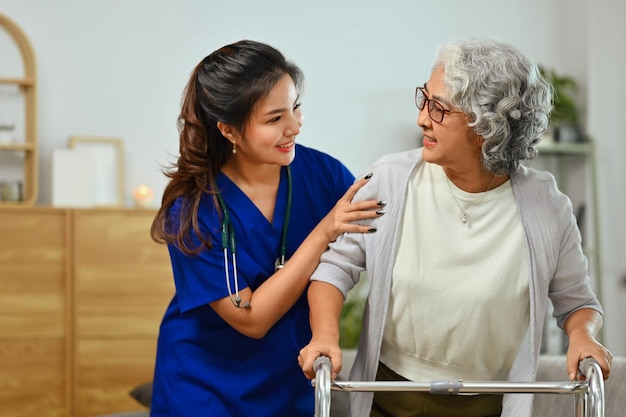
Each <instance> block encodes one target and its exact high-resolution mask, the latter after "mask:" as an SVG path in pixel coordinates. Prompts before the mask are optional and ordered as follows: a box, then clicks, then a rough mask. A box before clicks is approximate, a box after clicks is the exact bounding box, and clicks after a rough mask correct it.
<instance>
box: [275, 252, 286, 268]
mask: <svg viewBox="0 0 626 417" xmlns="http://www.w3.org/2000/svg"><path fill="white" fill-rule="evenodd" d="M284 266H285V257H284V256H279V257H278V258H276V262H274V271H278V270H279V269H283V267H284Z"/></svg>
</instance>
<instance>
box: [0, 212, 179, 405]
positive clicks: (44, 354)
mask: <svg viewBox="0 0 626 417" xmlns="http://www.w3.org/2000/svg"><path fill="white" fill-rule="evenodd" d="M153 217H154V212H152V211H149V210H127V209H99V210H70V209H52V208H40V207H32V208H26V209H24V208H21V209H18V208H17V207H16V208H6V209H5V210H0V236H1V238H0V370H1V371H0V374H1V375H2V377H1V378H0V415H2V416H4V415H7V416H9V415H10V416H14V417H29V416H38V417H53V416H54V417H56V416H59V417H66V416H67V417H70V416H71V417H92V416H97V415H101V414H105V413H114V412H122V411H128V410H141V409H142V406H141V405H139V404H138V403H137V402H136V401H134V400H133V399H132V398H131V397H130V396H129V391H130V390H132V389H133V388H134V387H135V386H137V385H139V384H141V383H143V382H146V381H149V380H151V379H152V373H153V368H154V358H155V352H156V339H157V334H158V327H159V324H160V320H161V317H162V315H163V313H164V312H165V308H166V306H167V303H168V302H169V300H170V298H171V296H172V294H173V293H174V285H173V280H172V277H171V267H170V263H169V257H168V254H167V248H166V247H165V246H164V245H159V244H157V243H154V242H153V241H152V240H151V238H150V224H151V222H152V218H153Z"/></svg>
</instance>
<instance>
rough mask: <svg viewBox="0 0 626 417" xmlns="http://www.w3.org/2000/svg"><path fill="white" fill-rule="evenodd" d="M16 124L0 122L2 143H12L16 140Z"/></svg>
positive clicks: (0, 140)
mask: <svg viewBox="0 0 626 417" xmlns="http://www.w3.org/2000/svg"><path fill="white" fill-rule="evenodd" d="M14 130H15V125H8V124H0V143H3V144H10V143H13V142H15V132H14Z"/></svg>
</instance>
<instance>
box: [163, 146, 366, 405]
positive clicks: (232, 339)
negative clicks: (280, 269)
mask: <svg viewBox="0 0 626 417" xmlns="http://www.w3.org/2000/svg"><path fill="white" fill-rule="evenodd" d="M291 172H292V181H293V188H292V193H293V194H292V209H291V219H290V221H289V228H288V234H287V251H286V254H287V259H289V258H290V257H291V255H292V254H293V253H294V252H295V250H296V249H297V248H298V246H299V245H300V244H301V243H302V241H303V240H304V239H305V238H306V236H307V235H308V234H309V233H310V232H311V230H313V228H314V227H315V225H316V224H317V223H318V222H319V221H320V220H321V219H322V218H323V217H324V216H325V215H326V214H327V213H328V212H329V211H330V210H331V209H332V208H333V207H334V205H335V203H336V202H337V200H338V199H339V198H341V196H343V194H344V193H345V191H346V190H347V189H348V187H349V186H350V185H351V184H352V183H353V182H354V177H353V176H352V174H351V173H350V172H349V171H348V169H347V168H346V167H345V166H344V165H342V164H341V163H340V162H339V161H337V160H336V159H334V158H332V157H330V156H329V155H326V154H324V153H322V152H319V151H316V150H314V149H311V148H307V147H304V146H302V145H297V146H296V158H295V159H294V161H293V162H292V164H291ZM217 186H218V187H219V189H220V191H221V192H222V197H223V199H224V202H225V203H226V206H227V208H228V211H229V214H230V217H231V222H232V224H233V228H234V234H235V238H236V250H237V266H238V271H239V273H238V278H239V287H240V289H242V288H246V287H251V288H252V289H253V290H254V289H256V288H258V287H259V286H260V285H261V284H262V283H263V282H264V281H265V280H266V279H267V278H268V277H269V276H271V275H272V274H273V273H274V263H275V261H276V258H278V256H279V254H280V244H281V236H282V228H283V223H284V218H285V209H286V206H287V194H288V190H287V188H288V187H287V174H286V168H283V170H282V173H281V179H280V185H279V189H278V195H277V200H276V208H275V210H274V221H273V222H272V223H270V222H268V221H267V219H266V218H265V217H264V216H263V214H262V213H261V212H260V211H259V210H258V209H257V207H256V206H255V205H254V204H253V203H252V201H250V199H249V198H248V197H247V196H246V195H245V194H244V193H243V192H242V191H241V190H240V189H239V188H238V187H237V186H236V185H235V184H234V183H233V182H231V181H230V180H229V179H228V178H227V177H226V176H225V175H223V174H220V175H219V176H218V178H217ZM180 208H181V201H177V202H176V203H175V204H174V205H173V206H172V208H171V209H170V212H169V214H170V220H172V221H174V222H177V219H178V213H179V211H180ZM198 217H199V222H200V227H201V231H202V233H205V234H209V235H211V237H212V241H213V249H212V250H205V251H203V252H201V253H200V254H198V255H196V256H188V255H185V254H184V253H182V252H181V251H179V250H178V249H177V248H176V247H175V246H174V245H169V252H170V258H171V262H172V269H173V273H174V281H175V284H176V294H175V296H174V298H173V299H172V301H171V303H170V305H169V306H168V308H167V311H166V313H165V316H164V318H163V322H162V324H161V329H160V334H159V341H158V348H157V358H156V368H155V377H154V385H153V395H152V407H151V416H153V417H156V416H176V417H185V416H189V417H197V416H246V417H249V416H255V417H256V416H268V417H269V416H272V417H275V416H290V417H297V416H307V417H310V416H312V415H313V413H314V395H313V389H312V387H311V383H310V381H308V380H307V379H306V378H305V377H304V374H303V373H302V370H301V369H300V367H299V365H298V361H297V357H298V353H299V351H300V349H302V347H304V346H305V345H306V344H307V343H308V342H309V340H310V338H311V331H310V327H309V309H308V304H307V300H306V293H304V294H303V295H302V296H301V297H300V298H299V300H298V301H297V302H296V304H295V305H294V306H293V307H292V308H291V309H290V310H289V311H288V312H287V314H285V316H283V317H282V318H281V319H280V320H279V321H278V322H277V323H276V324H275V325H274V327H273V328H272V329H271V330H270V331H269V332H268V333H267V334H266V335H265V337H263V338H261V339H253V338H249V337H247V336H244V335H242V334H241V333H239V332H237V331H236V330H235V329H233V328H232V327H230V326H229V325H228V324H227V323H226V322H225V321H224V320H223V319H222V318H221V317H220V316H219V315H218V314H217V313H215V311H214V310H213V309H212V308H211V307H210V306H209V305H208V304H209V303H210V302H212V301H215V300H218V299H221V298H224V297H227V296H228V289H227V287H226V278H225V274H224V256H223V251H222V238H221V224H220V221H219V217H218V215H217V213H216V211H215V207H214V204H213V198H212V196H210V195H206V196H205V197H204V198H203V199H202V201H201V205H200V209H199V212H198ZM173 226H174V228H177V227H178V224H174V225H173ZM231 262H232V261H231V258H230V251H229V263H230V267H231V268H232V263H231ZM230 279H231V288H232V289H233V290H234V286H233V284H232V282H233V281H232V280H233V276H232V274H231V277H230Z"/></svg>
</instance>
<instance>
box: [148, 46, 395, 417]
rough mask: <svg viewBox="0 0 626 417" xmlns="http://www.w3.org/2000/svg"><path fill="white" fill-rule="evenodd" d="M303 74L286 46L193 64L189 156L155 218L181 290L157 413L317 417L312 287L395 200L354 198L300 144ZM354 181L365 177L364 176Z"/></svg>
mask: <svg viewBox="0 0 626 417" xmlns="http://www.w3.org/2000/svg"><path fill="white" fill-rule="evenodd" d="M302 85H303V76H302V73H301V71H300V69H299V68H298V67H297V66H295V65H294V64H292V63H290V62H288V61H287V60H285V58H284V57H283V55H282V54H281V53H280V52H279V51H277V50H276V49H274V48H272V47H270V46H268V45H265V44H262V43H259V42H253V41H240V42H237V43H234V44H231V45H227V46H224V47H222V48H220V49H218V50H216V51H215V52H213V53H212V54H210V55H209V56H207V57H206V58H204V59H203V60H202V61H201V62H200V63H199V64H198V65H197V66H196V68H195V69H194V71H193V73H192V74H191V78H190V80H189V83H188V85H187V87H186V90H185V95H184V99H183V104H182V111H181V114H180V117H179V131H180V156H179V158H178V162H177V163H176V164H175V166H174V167H173V168H174V169H172V170H170V171H168V172H167V173H166V174H167V176H168V177H169V178H170V183H169V184H168V186H167V188H166V189H165V192H164V195H163V201H162V206H161V208H160V210H159V212H158V214H157V216H156V218H155V220H154V223H153V226H152V236H153V238H154V239H155V240H157V241H159V242H166V243H167V245H168V248H169V252H170V256H171V262H172V269H173V273H174V280H175V284H176V294H175V296H174V298H173V299H172V301H171V303H170V305H169V307H168V308H167V311H166V313H165V316H164V318H163V322H162V325H161V329H160V335H159V341H158V349H157V360H156V369H155V377H154V387H153V397H152V407H151V415H152V416H177V417H184V416H190V417H197V416H226V415H228V416H251V415H254V416H307V417H310V416H311V415H312V414H313V409H314V399H313V391H312V388H311V384H310V382H309V381H307V380H306V378H305V377H304V376H303V375H302V372H301V371H300V368H299V366H298V362H297V355H298V351H299V350H300V349H301V348H302V347H303V346H304V345H305V344H306V342H307V341H308V340H309V339H310V328H309V321H308V320H309V309H308V305H307V302H306V298H305V297H304V296H303V292H304V290H305V289H306V288H307V285H308V282H309V277H310V275H311V274H312V272H313V270H314V269H315V267H316V266H317V264H318V262H319V257H320V255H321V254H322V252H324V251H325V250H326V249H327V247H328V244H329V243H330V242H331V241H334V240H335V239H336V238H337V236H339V235H340V234H341V233H344V232H356V233H371V232H373V231H375V230H373V229H372V228H371V227H368V226H361V225H358V224H356V223H353V222H355V221H358V220H362V219H371V218H374V217H379V216H381V215H382V214H384V211H383V210H382V209H381V207H382V206H383V205H384V203H382V202H379V201H376V200H369V201H362V202H358V203H352V202H351V201H352V197H353V196H354V194H355V193H356V191H357V190H358V189H359V188H360V187H362V186H363V185H364V184H365V183H367V181H368V179H369V176H367V177H366V178H363V179H361V180H359V181H357V182H354V177H353V176H352V174H350V172H349V171H348V170H347V169H346V167H345V166H343V165H342V164H341V163H340V162H338V161H337V160H336V159H334V158H332V157H330V156H328V155H326V154H324V153H321V152H319V151H316V150H313V149H310V148H307V147H304V146H301V145H297V144H296V137H297V136H298V134H299V133H300V128H301V127H302V121H303V118H302V109H301V107H300V103H301V98H302V97H301V95H302ZM353 183H354V184H353Z"/></svg>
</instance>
